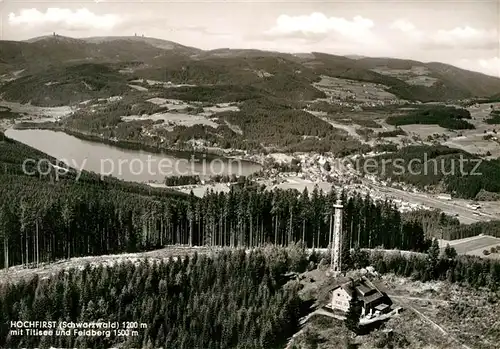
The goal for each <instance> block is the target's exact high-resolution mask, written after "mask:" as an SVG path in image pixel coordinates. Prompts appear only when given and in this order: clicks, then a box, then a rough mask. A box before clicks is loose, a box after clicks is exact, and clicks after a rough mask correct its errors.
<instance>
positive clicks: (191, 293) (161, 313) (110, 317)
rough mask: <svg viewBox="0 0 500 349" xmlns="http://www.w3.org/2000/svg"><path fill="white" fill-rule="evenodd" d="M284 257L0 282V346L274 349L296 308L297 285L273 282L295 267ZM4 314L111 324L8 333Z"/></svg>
mask: <svg viewBox="0 0 500 349" xmlns="http://www.w3.org/2000/svg"><path fill="white" fill-rule="evenodd" d="M287 261H288V255H287V254H286V252H285V251H284V250H281V251H277V253H276V254H275V255H274V256H269V255H268V256H266V255H264V253H263V252H262V251H256V252H253V253H250V254H249V255H246V253H245V251H243V250H239V251H233V252H220V253H219V254H218V255H217V256H214V257H213V258H210V257H207V256H205V255H197V254H195V255H194V256H193V257H191V258H189V257H186V258H185V259H183V260H181V259H180V258H179V259H176V260H174V259H173V258H171V259H170V260H168V261H164V262H161V263H149V262H148V261H143V262H141V263H140V264H136V265H134V264H133V263H131V262H129V263H125V264H120V265H118V266H115V267H102V266H100V267H97V268H91V267H89V266H87V267H86V268H85V269H83V270H81V271H78V270H69V271H63V272H61V273H59V274H58V275H56V276H54V277H52V278H50V279H48V280H40V279H38V278H34V279H32V280H30V281H29V282H21V283H18V284H15V285H8V286H4V287H2V285H0V324H1V326H0V347H1V348H21V347H31V348H33V347H41V348H44V349H45V348H48V347H50V346H55V347H64V348H74V347H76V348H110V347H113V346H115V345H116V344H119V343H121V347H123V348H144V349H153V348H178V349H191V348H206V349H222V348H252V349H253V348H255V349H257V348H265V349H268V348H280V347H283V345H284V343H283V341H284V340H286V339H287V338H288V337H289V336H291V335H292V334H293V333H294V332H295V331H296V329H297V326H298V320H299V317H300V316H301V313H302V312H303V310H304V309H303V307H304V306H303V304H302V302H301V301H300V299H299V298H298V295H297V291H298V288H297V285H290V287H288V286H287V287H282V286H283V282H284V280H283V278H282V276H281V274H282V273H283V272H284V271H287V270H288V269H289V267H296V266H294V265H288V263H287ZM306 262H307V261H306ZM12 319H15V320H16V321H35V320H39V321H43V320H47V321H57V322H60V323H63V322H66V323H68V322H73V323H84V322H85V323H88V322H97V321H103V322H108V321H110V322H117V323H118V324H119V328H120V330H117V331H114V330H113V329H110V335H109V336H106V335H101V336H94V337H85V336H78V335H77V334H76V335H75V334H74V333H73V331H74V329H71V330H70V331H71V335H70V336H62V335H49V336H42V337H38V336H29V335H25V336H9V335H8V330H9V326H8V325H5V324H9V321H10V320H12ZM135 323H137V326H135ZM80 330H81V329H80ZM94 330H98V329H94ZM101 330H102V329H101ZM127 330H128V332H127ZM55 331H56V330H55V329H54V333H55Z"/></svg>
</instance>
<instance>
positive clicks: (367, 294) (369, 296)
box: [332, 277, 384, 304]
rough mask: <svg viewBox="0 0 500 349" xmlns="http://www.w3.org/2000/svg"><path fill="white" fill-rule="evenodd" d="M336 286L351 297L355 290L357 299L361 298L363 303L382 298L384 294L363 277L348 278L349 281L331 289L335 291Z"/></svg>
mask: <svg viewBox="0 0 500 349" xmlns="http://www.w3.org/2000/svg"><path fill="white" fill-rule="evenodd" d="M353 285H354V287H353ZM338 288H342V289H343V290H344V291H345V292H346V293H347V294H348V295H349V297H352V296H353V293H354V292H355V291H356V293H357V295H358V298H359V300H361V301H362V302H363V303H364V304H370V303H373V302H375V301H377V300H380V299H382V298H384V294H383V293H382V292H380V291H379V290H378V288H377V287H376V286H375V285H374V284H373V283H372V282H370V280H368V279H367V278H365V277H362V278H361V279H358V280H353V279H350V281H348V282H344V283H342V284H340V285H338V286H336V287H334V288H333V289H332V291H335V290H336V289H338Z"/></svg>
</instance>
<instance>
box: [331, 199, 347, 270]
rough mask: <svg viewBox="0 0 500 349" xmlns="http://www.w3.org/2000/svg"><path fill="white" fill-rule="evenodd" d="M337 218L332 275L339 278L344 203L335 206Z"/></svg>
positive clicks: (334, 231)
mask: <svg viewBox="0 0 500 349" xmlns="http://www.w3.org/2000/svg"><path fill="white" fill-rule="evenodd" d="M333 207H334V208H335V218H334V226H333V248H332V257H331V267H330V273H331V274H332V275H333V276H338V275H339V274H340V273H341V272H342V209H343V208H344V206H342V201H341V200H337V202H336V203H335V205H333Z"/></svg>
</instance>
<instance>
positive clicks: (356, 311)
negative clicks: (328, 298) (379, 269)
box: [345, 283, 362, 333]
mask: <svg viewBox="0 0 500 349" xmlns="http://www.w3.org/2000/svg"><path fill="white" fill-rule="evenodd" d="M351 288H352V297H351V299H350V300H349V310H348V311H347V314H346V319H345V325H346V327H347V328H348V329H349V330H350V331H352V332H354V333H358V331H359V319H360V317H361V310H362V308H361V307H362V305H361V302H360V301H359V299H358V294H357V291H356V288H355V287H354V283H352V284H351Z"/></svg>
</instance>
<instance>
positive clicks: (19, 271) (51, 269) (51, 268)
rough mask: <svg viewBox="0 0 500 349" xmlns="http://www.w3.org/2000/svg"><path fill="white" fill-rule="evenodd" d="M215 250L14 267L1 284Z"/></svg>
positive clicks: (174, 249) (169, 250)
mask: <svg viewBox="0 0 500 349" xmlns="http://www.w3.org/2000/svg"><path fill="white" fill-rule="evenodd" d="M215 250H216V249H215V248H210V247H188V246H182V245H175V246H168V247H165V248H163V249H160V250H154V251H150V252H139V253H122V254H116V255H102V256H88V257H75V258H70V259H67V260H60V261H58V262H54V263H50V264H45V265H43V264H42V265H40V266H39V267H38V268H25V267H23V266H14V267H10V268H8V269H3V270H0V283H2V282H16V281H18V280H20V279H25V280H27V279H29V278H31V277H32V276H33V275H38V276H39V277H40V278H47V277H50V276H52V275H54V274H57V273H58V272H60V271H61V270H66V269H71V268H80V269H83V268H84V267H85V266H86V265H87V264H89V265H91V266H99V265H103V266H113V265H115V264H119V263H125V262H133V263H138V262H140V261H141V260H144V259H146V258H147V259H149V260H152V261H153V260H166V259H169V258H170V257H181V258H182V257H183V256H186V255H193V254H194V253H195V252H197V253H209V252H211V251H215Z"/></svg>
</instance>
